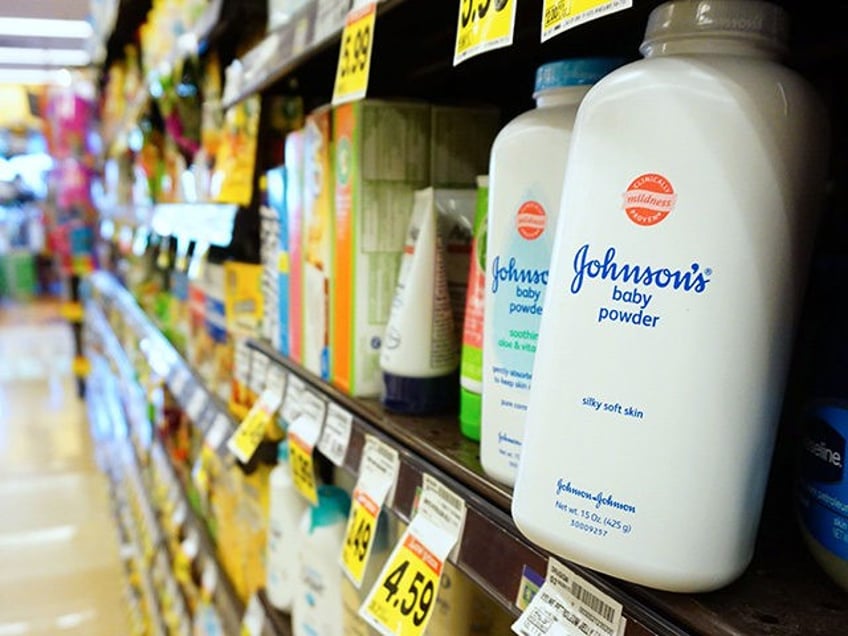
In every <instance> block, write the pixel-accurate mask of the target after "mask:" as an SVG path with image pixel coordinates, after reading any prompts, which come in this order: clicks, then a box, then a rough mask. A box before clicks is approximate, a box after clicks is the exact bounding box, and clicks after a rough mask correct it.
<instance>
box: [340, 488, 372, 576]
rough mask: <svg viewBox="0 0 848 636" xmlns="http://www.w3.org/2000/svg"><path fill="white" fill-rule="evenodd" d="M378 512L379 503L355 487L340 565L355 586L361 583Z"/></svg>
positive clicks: (369, 553)
mask: <svg viewBox="0 0 848 636" xmlns="http://www.w3.org/2000/svg"><path fill="white" fill-rule="evenodd" d="M379 514H380V505H379V504H378V503H377V502H376V501H374V500H373V499H372V498H371V497H370V496H369V495H368V493H367V492H365V491H364V490H361V489H359V488H357V489H356V491H355V492H354V493H353V504H352V505H351V508H350V517H349V518H348V521H347V532H346V533H345V540H344V544H342V567H343V568H344V570H345V571H346V572H347V574H348V576H350V578H351V579H352V580H353V582H354V583H355V584H356V586H357V587H359V586H360V585H362V577H363V576H364V575H365V566H366V564H367V563H368V557H369V556H370V555H371V548H372V546H373V541H371V539H372V538H373V537H374V534H375V532H376V530H377V515H379Z"/></svg>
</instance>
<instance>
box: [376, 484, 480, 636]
mask: <svg viewBox="0 0 848 636" xmlns="http://www.w3.org/2000/svg"><path fill="white" fill-rule="evenodd" d="M464 523H465V502H464V501H463V500H462V499H461V498H460V497H458V496H457V495H456V494H454V493H453V492H451V491H450V490H449V489H448V488H446V487H445V486H444V485H443V484H441V483H440V482H439V481H438V480H436V479H434V478H432V477H430V476H429V475H426V474H425V475H424V484H423V487H422V492H421V498H420V502H419V505H418V511H417V512H416V513H415V517H413V519H412V521H411V522H410V524H409V527H408V528H407V529H406V531H405V532H404V533H403V535H402V536H401V540H400V542H399V543H398V545H397V546H395V549H394V551H393V552H392V554H391V556H390V557H389V559H388V560H387V561H386V565H385V566H384V567H383V570H382V572H380V575H379V576H378V577H377V582H376V583H375V584H374V587H373V588H372V589H371V591H370V592H369V593H368V596H367V597H366V599H365V602H364V603H363V604H362V607H361V608H360V609H359V614H360V616H362V618H363V619H364V620H365V621H366V622H367V623H369V624H370V625H371V626H372V627H374V628H375V629H376V630H378V631H379V632H380V633H382V634H385V635H386V636H389V635H390V634H397V635H399V636H407V635H410V634H411V635H415V636H419V635H420V634H423V633H424V631H425V630H426V629H427V623H428V622H429V620H430V618H431V617H432V615H433V609H434V606H435V600H436V597H437V596H438V592H439V585H440V583H441V575H442V567H443V565H444V562H445V559H447V557H448V554H450V551H451V550H452V549H453V547H454V546H455V545H456V544H457V542H458V541H459V537H460V534H461V533H462V528H463V525H464Z"/></svg>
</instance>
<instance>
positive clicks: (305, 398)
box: [287, 390, 327, 449]
mask: <svg viewBox="0 0 848 636" xmlns="http://www.w3.org/2000/svg"><path fill="white" fill-rule="evenodd" d="M300 397H301V402H300V404H301V412H300V415H299V416H298V417H297V419H296V420H295V421H294V424H292V425H291V427H290V428H289V433H290V434H292V435H295V436H297V437H298V438H300V440H301V441H302V442H303V443H304V444H305V445H306V446H308V447H309V448H310V449H312V448H314V447H315V444H317V443H318V438H319V437H320V436H321V427H322V426H323V425H324V415H325V413H326V412H327V403H326V402H325V401H324V400H322V399H321V398H319V397H318V396H317V395H315V394H314V393H312V392H311V391H305V390H304V391H303V392H302V393H301V396H300ZM287 399H288V398H287Z"/></svg>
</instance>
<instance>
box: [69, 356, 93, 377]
mask: <svg viewBox="0 0 848 636" xmlns="http://www.w3.org/2000/svg"><path fill="white" fill-rule="evenodd" d="M71 369H72V371H73V373H74V375H75V376H76V377H78V378H85V377H88V374H89V373H91V363H90V362H89V361H88V358H86V357H84V356H77V357H76V358H74V361H73V364H72V365H71Z"/></svg>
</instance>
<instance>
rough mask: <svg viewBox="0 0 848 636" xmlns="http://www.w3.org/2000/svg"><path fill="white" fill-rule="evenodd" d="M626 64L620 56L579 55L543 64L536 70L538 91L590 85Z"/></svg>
mask: <svg viewBox="0 0 848 636" xmlns="http://www.w3.org/2000/svg"><path fill="white" fill-rule="evenodd" d="M622 64H624V59H622V58H618V57H578V58H574V59H571V60H559V61H557V62H548V63H547V64H542V66H540V67H539V69H538V70H537V71H536V92H537V93H539V92H541V91H547V90H551V89H553V88H566V87H568V86H588V85H590V84H594V83H596V82H597V81H598V80H599V79H601V78H602V77H603V76H604V75H607V74H608V73H609V72H610V71H613V70H615V69H617V68H618V67H619V66H621V65H622Z"/></svg>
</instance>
